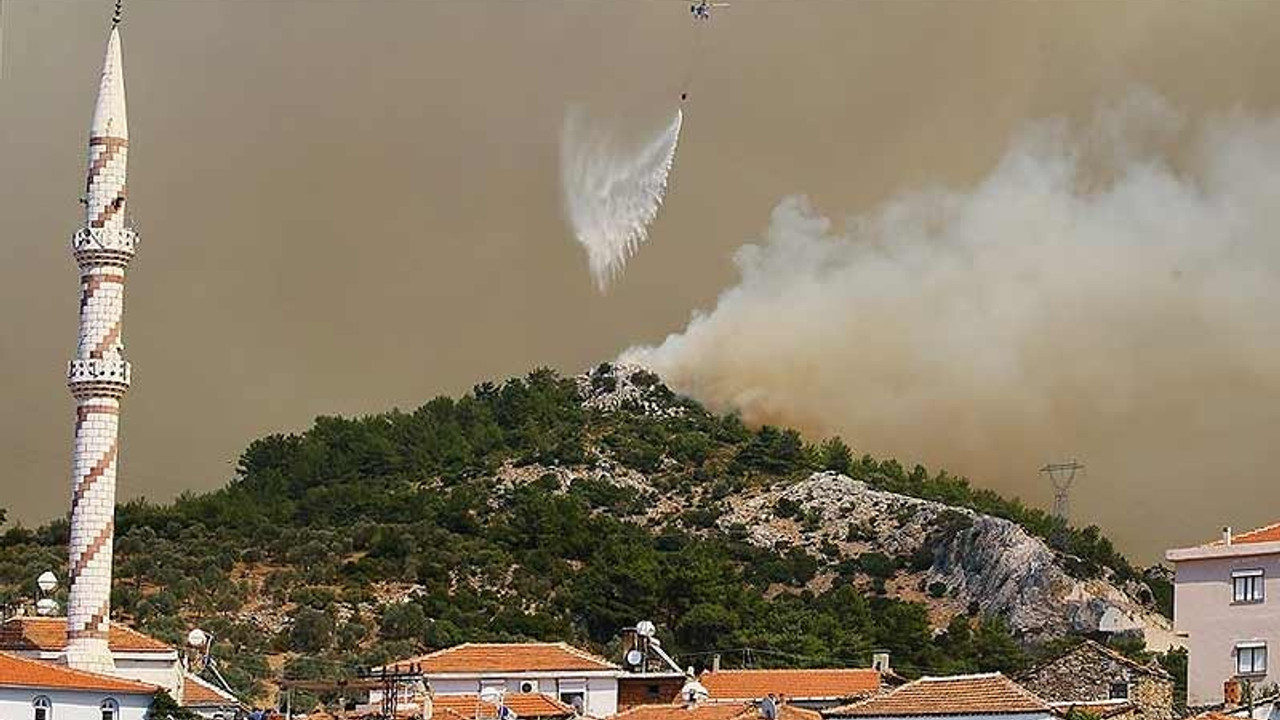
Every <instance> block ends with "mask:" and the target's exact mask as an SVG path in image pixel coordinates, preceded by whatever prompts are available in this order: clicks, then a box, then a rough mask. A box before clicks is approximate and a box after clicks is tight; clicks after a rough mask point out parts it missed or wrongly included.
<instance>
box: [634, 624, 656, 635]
mask: <svg viewBox="0 0 1280 720" xmlns="http://www.w3.org/2000/svg"><path fill="white" fill-rule="evenodd" d="M657 632H658V628H657V627H656V626H655V625H654V624H653V623H652V622H649V621H648V620H641V621H640V622H638V623H636V634H637V635H639V636H640V637H647V638H651V637H653V636H654V635H655V634H656V633H657Z"/></svg>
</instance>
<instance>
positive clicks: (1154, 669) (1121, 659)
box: [1018, 638, 1171, 679]
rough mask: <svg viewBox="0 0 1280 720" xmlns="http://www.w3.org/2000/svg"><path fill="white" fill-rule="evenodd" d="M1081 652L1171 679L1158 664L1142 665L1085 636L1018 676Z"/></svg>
mask: <svg viewBox="0 0 1280 720" xmlns="http://www.w3.org/2000/svg"><path fill="white" fill-rule="evenodd" d="M1081 652H1096V653H1098V654H1100V655H1104V656H1106V657H1109V658H1111V659H1112V660H1115V661H1116V662H1118V663H1120V664H1122V665H1124V666H1125V667H1127V668H1129V669H1131V670H1133V671H1135V672H1140V673H1143V674H1145V675H1154V676H1156V677H1161V678H1169V679H1171V676H1170V675H1169V673H1168V672H1167V671H1165V669H1164V668H1162V667H1160V666H1159V665H1155V664H1152V665H1143V664H1142V663H1140V662H1138V661H1137V660H1134V659H1133V658H1130V657H1126V656H1125V655H1124V654H1122V653H1119V652H1116V651H1115V650H1112V649H1111V648H1109V647H1107V646H1106V645H1103V644H1102V643H1100V642H1097V641H1094V640H1089V639H1088V638H1085V639H1084V640H1082V641H1080V642H1078V643H1076V644H1075V645H1073V646H1071V647H1070V648H1068V649H1067V650H1065V651H1064V652H1061V653H1058V654H1057V655H1055V656H1053V657H1052V658H1050V659H1048V660H1045V661H1044V662H1042V663H1040V664H1038V665H1036V666H1035V667H1033V668H1031V669H1030V670H1027V671H1026V672H1024V673H1022V674H1021V675H1019V676H1018V677H1019V678H1028V677H1030V676H1032V675H1035V674H1037V673H1039V672H1040V671H1041V670H1044V669H1046V668H1049V667H1051V666H1053V665H1054V663H1057V662H1058V661H1060V660H1062V659H1063V658H1066V657H1069V656H1071V655H1075V654H1076V653H1081Z"/></svg>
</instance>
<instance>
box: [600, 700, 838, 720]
mask: <svg viewBox="0 0 1280 720" xmlns="http://www.w3.org/2000/svg"><path fill="white" fill-rule="evenodd" d="M613 717H614V718H616V720H762V719H763V717H764V716H763V715H762V714H761V713H760V709H759V708H757V707H756V706H755V705H754V704H751V703H733V704H726V703H703V704H701V705H696V706H693V707H688V706H685V705H638V706H636V707H633V708H631V709H630V710H624V711H622V712H620V713H618V714H617V715H614V716H613ZM821 718H822V716H821V715H819V714H818V713H816V712H814V711H812V710H803V709H801V708H798V707H795V706H793V705H783V706H782V707H780V708H778V720H821Z"/></svg>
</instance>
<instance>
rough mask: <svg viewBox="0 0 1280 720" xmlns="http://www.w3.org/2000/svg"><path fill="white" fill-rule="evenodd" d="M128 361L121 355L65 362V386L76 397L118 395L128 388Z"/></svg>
mask: <svg viewBox="0 0 1280 720" xmlns="http://www.w3.org/2000/svg"><path fill="white" fill-rule="evenodd" d="M129 376H130V368H129V361H128V360H125V359H124V358H122V357H104V358H87V359H77V360H72V361H71V362H70V363H68V364H67V387H69V388H71V394H72V395H74V396H76V397H92V396H95V395H106V396H111V397H120V396H121V395H124V392H125V390H128V389H129V381H130V377H129Z"/></svg>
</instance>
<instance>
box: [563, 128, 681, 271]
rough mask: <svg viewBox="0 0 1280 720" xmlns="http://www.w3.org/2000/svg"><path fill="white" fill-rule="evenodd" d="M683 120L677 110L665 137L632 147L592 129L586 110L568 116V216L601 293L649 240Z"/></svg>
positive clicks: (565, 184) (565, 153)
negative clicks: (651, 226) (624, 145)
mask: <svg viewBox="0 0 1280 720" xmlns="http://www.w3.org/2000/svg"><path fill="white" fill-rule="evenodd" d="M683 122H684V113H683V112H682V111H681V110H678V109H677V110H676V114H675V116H674V117H672V118H671V122H670V123H669V124H668V125H667V127H666V128H665V129H664V130H663V131H662V132H661V133H659V134H658V135H657V136H656V137H654V138H653V139H652V140H650V141H649V142H648V143H646V144H644V145H642V146H641V147H639V148H634V149H629V148H624V147H620V146H619V144H618V143H617V142H616V141H615V140H614V139H613V137H612V136H611V135H610V134H609V133H608V132H607V131H606V130H605V129H603V128H601V127H592V126H591V125H590V124H589V123H588V120H587V118H586V115H585V113H584V112H583V111H582V110H581V109H571V110H570V111H569V113H568V114H567V115H566V116H565V123H564V132H563V134H562V136H561V142H560V171H561V185H562V188H563V191H564V203H565V213H566V214H567V215H568V219H569V223H570V225H572V227H573V234H574V237H576V238H577V239H578V242H579V243H581V244H582V247H583V248H585V249H586V251H587V260H588V262H589V264H590V266H591V275H592V277H593V278H594V279H595V283H596V287H597V288H598V289H599V290H600V291H601V292H604V290H605V288H607V287H608V285H609V283H610V282H611V281H612V280H614V279H615V278H617V276H618V275H619V274H620V273H621V272H622V269H623V267H625V266H626V264H627V260H629V259H631V256H632V255H634V254H635V253H636V250H637V249H638V248H639V246H640V244H641V243H643V242H644V241H645V240H646V239H648V235H649V224H650V223H652V222H653V220H654V218H655V217H657V215H658V210H659V208H661V207H662V200H663V197H664V196H665V195H666V192H667V177H668V176H669V175H670V173H671V166H672V164H673V163H674V162H675V158H676V144H677V143H678V142H679V140H680V126H681V124H682V123H683Z"/></svg>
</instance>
